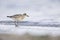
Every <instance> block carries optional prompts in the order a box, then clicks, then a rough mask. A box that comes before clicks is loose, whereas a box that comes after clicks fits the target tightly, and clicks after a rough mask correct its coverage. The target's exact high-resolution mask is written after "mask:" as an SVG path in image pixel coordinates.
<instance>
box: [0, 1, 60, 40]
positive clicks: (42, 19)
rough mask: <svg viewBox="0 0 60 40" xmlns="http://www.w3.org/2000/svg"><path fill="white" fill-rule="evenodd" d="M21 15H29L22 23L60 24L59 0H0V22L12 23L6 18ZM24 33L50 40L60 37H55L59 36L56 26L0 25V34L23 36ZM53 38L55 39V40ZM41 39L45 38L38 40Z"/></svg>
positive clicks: (59, 28)
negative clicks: (46, 37)
mask: <svg viewBox="0 0 60 40" xmlns="http://www.w3.org/2000/svg"><path fill="white" fill-rule="evenodd" d="M23 13H27V14H28V15H29V17H27V18H25V19H24V20H23V21H28V22H39V23H43V24H44V23H51V24H52V23H59V24H60V0H0V21H13V20H12V19H10V18H7V17H6V16H10V15H14V14H23ZM25 33H28V34H30V35H33V36H46V35H48V36H49V37H50V36H51V37H50V39H51V40H60V39H59V38H60V37H57V36H60V27H57V26H55V27H51V26H50V27H48V26H45V27H42V26H39V27H38V26H19V27H17V28H15V26H14V25H0V34H16V35H24V34H25ZM0 36H1V35H0ZM6 36H7V35H6ZM6 36H5V35H4V36H3V35H2V36H1V37H0V38H2V39H4V37H6ZM11 37H12V36H11ZM53 37H54V39H53ZM55 37H57V38H56V39H55ZM9 38H10V36H9ZM22 38H23V37H22ZM43 38H45V37H42V39H39V40H44V39H43ZM4 40H13V39H4ZM21 40H23V39H21ZM34 40H35V39H34ZM36 40H37V39H36ZM46 40H48V39H46Z"/></svg>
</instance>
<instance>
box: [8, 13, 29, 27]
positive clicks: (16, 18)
mask: <svg viewBox="0 0 60 40" xmlns="http://www.w3.org/2000/svg"><path fill="white" fill-rule="evenodd" d="M7 17H8V18H11V19H13V20H14V21H15V26H17V22H18V21H23V19H24V18H25V17H29V15H27V13H23V14H15V15H12V16H7Z"/></svg>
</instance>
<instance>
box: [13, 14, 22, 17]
mask: <svg viewBox="0 0 60 40" xmlns="http://www.w3.org/2000/svg"><path fill="white" fill-rule="evenodd" d="M13 16H14V17H19V16H22V14H15V15H13Z"/></svg>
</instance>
